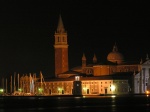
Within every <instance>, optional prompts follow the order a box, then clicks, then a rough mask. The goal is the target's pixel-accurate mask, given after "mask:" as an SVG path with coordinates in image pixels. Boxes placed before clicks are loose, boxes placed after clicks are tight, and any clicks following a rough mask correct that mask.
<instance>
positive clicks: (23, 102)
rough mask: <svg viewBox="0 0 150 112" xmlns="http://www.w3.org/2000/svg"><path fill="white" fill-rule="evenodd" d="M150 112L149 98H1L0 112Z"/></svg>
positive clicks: (133, 96) (132, 96)
mask: <svg viewBox="0 0 150 112" xmlns="http://www.w3.org/2000/svg"><path fill="white" fill-rule="evenodd" d="M79 111H80V112H129V111H136V112H150V96H146V95H130V96H129V95H128V96H116V97H112V96H79V97H73V96H22V97H21V96H19V97H18V96H1V97H0V112H79Z"/></svg>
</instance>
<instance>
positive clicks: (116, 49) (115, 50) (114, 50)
mask: <svg viewBox="0 0 150 112" xmlns="http://www.w3.org/2000/svg"><path fill="white" fill-rule="evenodd" d="M117 51H118V47H117V44H116V42H115V45H114V47H113V52H117Z"/></svg>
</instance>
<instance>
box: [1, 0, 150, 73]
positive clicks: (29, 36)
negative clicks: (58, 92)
mask: <svg viewBox="0 0 150 112" xmlns="http://www.w3.org/2000/svg"><path fill="white" fill-rule="evenodd" d="M149 9H150V8H149V4H148V3H146V2H145V1H140V2H138V1H135V0H134V1H132V0H129V1H125V2H120V0H110V1H106V0H86V1H82V0H8V1H7V0H1V1H0V76H5V75H10V74H13V73H14V72H17V73H20V74H26V73H37V74H38V73H39V72H40V71H42V72H43V75H45V76H53V75H54V47H53V45H54V32H55V30H56V28H57V23H58V17H59V14H60V13H61V16H62V19H63V22H64V26H65V29H66V31H67V32H68V44H69V65H70V68H72V67H75V66H79V65H81V57H82V53H83V52H84V53H85V55H86V56H87V60H88V63H91V62H92V58H93V54H94V53H95V54H96V55H97V58H98V61H99V62H101V61H103V60H106V57H107V55H108V53H109V52H111V51H112V47H113V45H114V44H115V42H116V43H117V46H118V50H119V51H120V52H121V53H122V54H123V55H124V56H125V59H132V60H134V59H135V60H140V59H141V58H143V59H144V58H145V57H146V54H147V53H148V54H149V53H150V44H149V41H148V40H149V37H150V35H149V31H150V28H149V21H150V16H149V15H150V12H149V11H150V10H149Z"/></svg>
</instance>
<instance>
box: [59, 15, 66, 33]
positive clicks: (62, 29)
mask: <svg viewBox="0 0 150 112" xmlns="http://www.w3.org/2000/svg"><path fill="white" fill-rule="evenodd" d="M57 33H65V28H64V24H63V21H62V18H61V14H60V15H59V20H58V26H57Z"/></svg>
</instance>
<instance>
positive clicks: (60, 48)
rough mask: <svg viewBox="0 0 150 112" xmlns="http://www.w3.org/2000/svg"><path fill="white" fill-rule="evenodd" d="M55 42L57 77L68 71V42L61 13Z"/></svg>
mask: <svg viewBox="0 0 150 112" xmlns="http://www.w3.org/2000/svg"><path fill="white" fill-rule="evenodd" d="M54 37H55V44H54V51H55V77H57V75H58V74H60V73H63V72H66V71H68V42H67V32H66V31H65V28H64V25H63V21H62V18H61V15H60V16H59V20H58V26H57V30H56V31H55V34H54Z"/></svg>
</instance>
